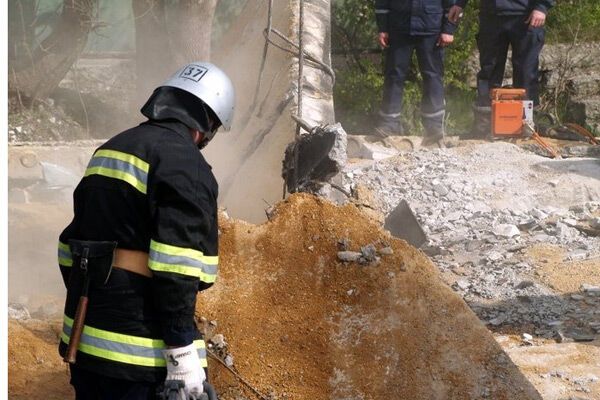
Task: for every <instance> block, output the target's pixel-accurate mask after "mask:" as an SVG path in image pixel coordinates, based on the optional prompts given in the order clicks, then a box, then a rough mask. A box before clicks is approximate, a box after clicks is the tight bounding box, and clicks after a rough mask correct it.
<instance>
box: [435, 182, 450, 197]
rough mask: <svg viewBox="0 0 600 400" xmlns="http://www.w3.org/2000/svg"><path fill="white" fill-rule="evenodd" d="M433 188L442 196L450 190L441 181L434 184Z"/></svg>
mask: <svg viewBox="0 0 600 400" xmlns="http://www.w3.org/2000/svg"><path fill="white" fill-rule="evenodd" d="M433 190H434V191H435V192H436V193H437V194H438V195H440V196H446V195H447V194H448V192H449V190H448V188H447V187H446V186H444V185H442V184H441V183H440V184H437V185H434V186H433Z"/></svg>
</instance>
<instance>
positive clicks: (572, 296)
mask: <svg viewBox="0 0 600 400" xmlns="http://www.w3.org/2000/svg"><path fill="white" fill-rule="evenodd" d="M571 299H572V300H575V301H580V300H583V299H585V296H582V295H580V294H572V295H571Z"/></svg>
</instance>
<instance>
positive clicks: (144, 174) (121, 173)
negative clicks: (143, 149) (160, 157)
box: [84, 150, 150, 194]
mask: <svg viewBox="0 0 600 400" xmlns="http://www.w3.org/2000/svg"><path fill="white" fill-rule="evenodd" d="M149 170H150V165H149V164H148V163H147V162H146V161H144V160H142V159H140V158H139V157H136V156H134V155H132V154H129V153H124V152H122V151H116V150H98V151H96V152H95V153H94V156H93V157H92V159H91V160H90V162H89V164H88V166H87V169H86V171H85V175H84V176H90V175H102V176H106V177H108V178H114V179H120V180H123V181H125V182H127V183H129V184H130V185H132V186H133V187H134V188H136V189H137V190H139V191H140V192H142V193H144V194H146V191H147V186H146V185H147V183H148V171H149Z"/></svg>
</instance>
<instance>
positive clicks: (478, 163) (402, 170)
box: [343, 142, 600, 399]
mask: <svg viewBox="0 0 600 400" xmlns="http://www.w3.org/2000/svg"><path fill="white" fill-rule="evenodd" d="M355 147H356V146H355ZM370 148H371V150H373V149H375V148H373V147H372V146H371V147H370ZM375 150H377V149H375ZM388 150H389V148H388V149H387V150H381V151H373V152H372V153H371V154H372V155H373V156H374V158H381V159H379V160H378V161H368V162H365V160H358V159H355V160H354V161H353V162H351V163H349V165H348V166H347V168H346V170H345V171H344V174H343V185H344V187H345V189H346V190H348V191H350V190H352V189H354V192H355V193H361V194H360V195H359V200H358V202H359V203H360V204H362V206H363V207H364V208H366V209H368V210H369V211H370V212H372V213H373V214H374V215H375V218H376V219H382V218H383V217H384V216H385V215H387V214H389V213H390V212H391V211H392V210H393V209H394V208H395V207H396V205H397V204H398V203H399V202H400V201H401V200H402V199H404V200H406V201H407V202H408V203H409V205H410V206H411V208H412V209H413V211H414V213H415V214H416V216H417V218H418V219H419V220H420V222H421V224H422V227H423V229H424V231H425V233H426V234H427V236H428V239H429V241H428V243H427V244H426V245H425V246H423V248H422V250H423V251H424V252H425V253H427V254H428V255H429V256H430V257H431V258H432V260H433V261H434V263H435V264H436V265H437V267H438V268H439V270H440V272H441V274H442V277H443V279H444V280H445V282H446V283H447V284H448V285H450V286H451V287H452V288H453V289H454V290H455V291H456V292H457V293H459V294H460V295H461V296H462V297H463V299H464V300H465V301H466V302H467V303H468V304H469V305H470V306H471V308H472V309H473V310H474V311H475V312H476V313H477V315H479V317H480V318H481V320H482V321H484V322H485V323H486V324H487V326H488V328H489V329H491V330H492V331H494V332H496V334H497V337H498V340H499V341H500V342H501V343H504V344H505V348H506V349H507V351H508V352H509V354H511V356H514V357H515V358H517V359H518V360H520V361H522V362H523V366H524V367H526V366H531V365H530V364H531V360H533V359H536V360H537V365H536V368H538V370H541V369H543V368H544V367H543V366H544V365H545V366H546V367H547V368H549V369H550V370H549V371H545V372H540V373H539V374H536V373H534V374H532V375H529V376H530V377H531V379H532V381H534V382H535V381H536V380H540V379H541V383H540V385H536V386H538V389H539V390H540V388H542V389H541V390H542V391H543V390H546V389H547V388H549V387H552V386H554V387H559V386H560V385H559V384H558V383H557V382H556V381H557V380H558V381H561V383H562V384H565V385H563V386H566V387H569V388H570V389H569V390H570V392H569V393H571V394H572V395H573V396H575V395H580V396H582V397H580V398H586V399H587V398H589V399H598V398H600V389H599V388H598V385H597V384H595V382H597V380H598V377H599V376H600V375H598V374H599V373H600V362H598V358H597V355H598V352H597V350H598V343H599V338H600V335H599V333H600V218H599V217H600V160H599V159H594V158H587V159H586V158H571V159H563V160H550V159H548V158H544V157H541V156H538V155H535V154H532V153H530V152H527V151H525V150H523V149H521V148H519V147H517V146H516V145H513V144H510V143H506V142H495V143H475V142H459V143H458V145H456V147H453V148H446V149H437V150H419V151H404V152H402V151H401V152H400V153H399V154H398V155H396V156H393V157H388V156H389V155H390V154H394V152H391V153H390V152H389V151H388ZM384 157H388V158H384ZM365 188H366V190H365ZM357 189H359V190H357ZM365 193H366V194H365ZM360 197H362V198H360ZM515 342H516V343H517V345H516V346H515ZM571 342H575V343H571ZM566 343H569V345H568V346H570V347H568V348H567V347H563V344H566ZM580 343H581V344H580ZM583 343H585V344H583ZM591 343H593V344H591ZM580 346H583V348H581V347H580ZM586 348H588V349H592V351H593V352H594V351H595V353H592V354H594V355H595V358H588V361H587V363H586V362H583V361H581V362H582V364H581V365H582V366H588V367H589V369H588V372H589V374H590V377H589V380H586V379H587V378H585V376H587V375H585V374H583V372H582V371H579V375H577V373H574V375H573V376H569V378H565V377H566V376H568V375H569V374H567V373H565V372H564V368H567V367H566V364H564V361H565V360H567V359H569V355H568V354H569V352H571V353H572V354H574V352H575V350H574V349H577V350H576V351H578V352H580V353H578V354H580V355H582V354H586V350H585V349H586ZM543 353H546V354H545V356H541V355H539V354H543ZM534 354H535V356H534ZM529 357H531V358H529ZM541 360H544V362H540V361H541ZM552 360H555V361H557V360H560V362H562V363H563V364H560V362H559V364H560V365H562V367H563V370H562V371H563V373H562V374H559V375H556V374H555V372H556V370H554V371H552V370H551V369H552V366H553V365H554V362H553V361H552ZM572 360H582V357H575V356H574V357H573V358H572ZM516 362H517V364H519V362H518V361H516ZM575 363H576V364H575V365H577V363H579V361H576V362H575ZM533 364H536V363H535V362H534V363H533ZM567 364H568V363H567ZM519 365H520V366H521V364H519ZM583 369H585V368H583ZM592 370H593V371H595V372H593V373H592V372H591V371H592ZM559 372H560V371H559ZM538 375H539V376H538ZM575 382H576V383H575ZM591 387H593V389H591ZM544 388H546V389H544ZM563 389H564V388H563ZM563 389H561V390H558V389H557V390H554V391H548V393H544V396H545V397H544V398H547V399H563V398H569V397H568V396H567V397H564V393H565V390H563ZM561 393H562V394H561ZM586 393H587V394H586ZM561 396H563V397H561ZM586 396H587V397H586Z"/></svg>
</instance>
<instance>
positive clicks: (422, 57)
mask: <svg viewBox="0 0 600 400" xmlns="http://www.w3.org/2000/svg"><path fill="white" fill-rule="evenodd" d="M438 38H439V35H437V34H436V35H424V36H417V35H407V34H398V33H393V32H390V47H389V48H388V49H387V54H386V61H385V81H384V87H383V101H382V105H381V112H380V115H381V119H382V120H383V122H384V123H385V122H388V121H390V122H391V121H393V120H395V119H396V120H398V119H399V118H400V111H401V109H402V99H403V95H404V83H405V81H406V78H407V76H408V73H409V71H410V65H411V59H412V54H413V51H414V52H416V55H417V61H418V64H419V71H420V72H421V76H422V78H423V92H422V97H421V112H422V113H424V114H434V113H438V112H440V111H442V110H444V83H443V76H444V49H443V48H441V47H439V46H437V41H438Z"/></svg>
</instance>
